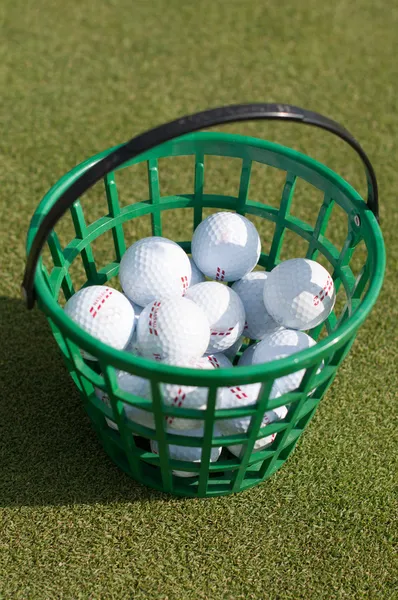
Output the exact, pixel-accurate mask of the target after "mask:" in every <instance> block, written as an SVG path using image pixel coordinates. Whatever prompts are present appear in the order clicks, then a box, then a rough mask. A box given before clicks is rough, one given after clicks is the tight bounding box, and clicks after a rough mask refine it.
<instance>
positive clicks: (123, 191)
mask: <svg viewBox="0 0 398 600" xmlns="http://www.w3.org/2000/svg"><path fill="white" fill-rule="evenodd" d="M115 182H116V185H117V191H118V196H119V204H120V206H121V207H123V206H130V205H131V204H135V203H136V202H144V201H145V200H149V187H148V163H147V162H146V161H144V162H140V163H138V164H136V165H130V166H128V167H124V168H122V169H119V170H117V171H116V173H115Z"/></svg>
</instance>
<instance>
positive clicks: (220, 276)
mask: <svg viewBox="0 0 398 600" xmlns="http://www.w3.org/2000/svg"><path fill="white" fill-rule="evenodd" d="M224 279H225V271H224V269H221V267H217V272H216V281H224Z"/></svg>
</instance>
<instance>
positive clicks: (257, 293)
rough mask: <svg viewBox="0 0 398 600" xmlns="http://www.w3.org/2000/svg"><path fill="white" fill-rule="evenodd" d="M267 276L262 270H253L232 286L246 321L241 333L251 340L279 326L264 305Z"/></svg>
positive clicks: (259, 337)
mask: <svg viewBox="0 0 398 600" xmlns="http://www.w3.org/2000/svg"><path fill="white" fill-rule="evenodd" d="M267 276H268V275H267V273H265V272H264V271H253V272H252V273H248V274H247V275H245V276H244V277H242V279H239V281H236V282H235V283H234V284H233V286H232V289H233V290H234V292H236V293H237V294H238V296H239V298H240V299H241V300H242V303H243V306H244V307H245V313H246V322H245V328H244V330H243V333H244V335H245V336H247V337H249V338H250V339H252V340H261V339H262V338H263V337H264V336H265V335H267V334H268V333H272V332H273V331H275V330H276V329H279V327H280V325H279V324H278V323H276V322H275V321H274V320H273V318H272V317H270V315H269V314H268V312H267V309H266V308H265V306H264V284H265V281H266V279H267Z"/></svg>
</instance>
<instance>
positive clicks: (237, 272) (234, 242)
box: [191, 212, 261, 281]
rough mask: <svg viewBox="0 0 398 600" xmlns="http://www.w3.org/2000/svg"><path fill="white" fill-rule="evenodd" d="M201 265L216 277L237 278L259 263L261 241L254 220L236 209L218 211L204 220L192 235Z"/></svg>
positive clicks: (193, 249) (196, 258) (210, 274)
mask: <svg viewBox="0 0 398 600" xmlns="http://www.w3.org/2000/svg"><path fill="white" fill-rule="evenodd" d="M191 247H192V257H193V259H194V261H195V263H196V265H197V267H198V268H199V269H200V271H202V273H204V274H205V275H207V277H210V278H211V279H215V280H216V281H236V280H237V279H241V278H242V277H243V276H244V275H246V274H247V273H249V272H250V271H251V270H252V269H253V268H254V267H255V266H256V264H257V261H258V259H259V256H260V250H261V243H260V237H259V235H258V233H257V230H256V228H255V227H254V225H253V223H251V221H249V219H246V217H242V216H241V215H238V214H236V213H231V212H218V213H215V214H214V215H210V216H209V217H207V219H205V220H204V221H202V222H201V223H200V224H199V225H198V227H197V228H196V229H195V232H194V234H193V237H192V246H191Z"/></svg>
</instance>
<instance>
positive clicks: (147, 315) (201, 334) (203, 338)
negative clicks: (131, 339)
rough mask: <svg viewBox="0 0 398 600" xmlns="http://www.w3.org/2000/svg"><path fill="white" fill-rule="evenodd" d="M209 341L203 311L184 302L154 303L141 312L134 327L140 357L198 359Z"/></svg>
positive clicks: (158, 301) (178, 299) (167, 301)
mask: <svg viewBox="0 0 398 600" xmlns="http://www.w3.org/2000/svg"><path fill="white" fill-rule="evenodd" d="M209 340H210V327H209V322H208V320H207V317H206V314H205V313H204V311H203V310H202V309H201V308H200V307H199V306H198V305H197V304H195V303H194V302H192V301H191V300H188V299H186V298H180V297H177V296H175V297H173V298H166V299H164V300H155V301H154V302H151V303H150V304H148V306H146V307H145V308H144V310H143V311H142V313H141V315H140V318H139V319H138V324H137V344H138V350H139V352H140V354H141V355H142V356H146V357H148V358H155V359H158V360H162V359H165V358H169V357H175V358H199V357H200V356H203V354H204V353H205V351H206V349H207V346H208V344H209Z"/></svg>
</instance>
